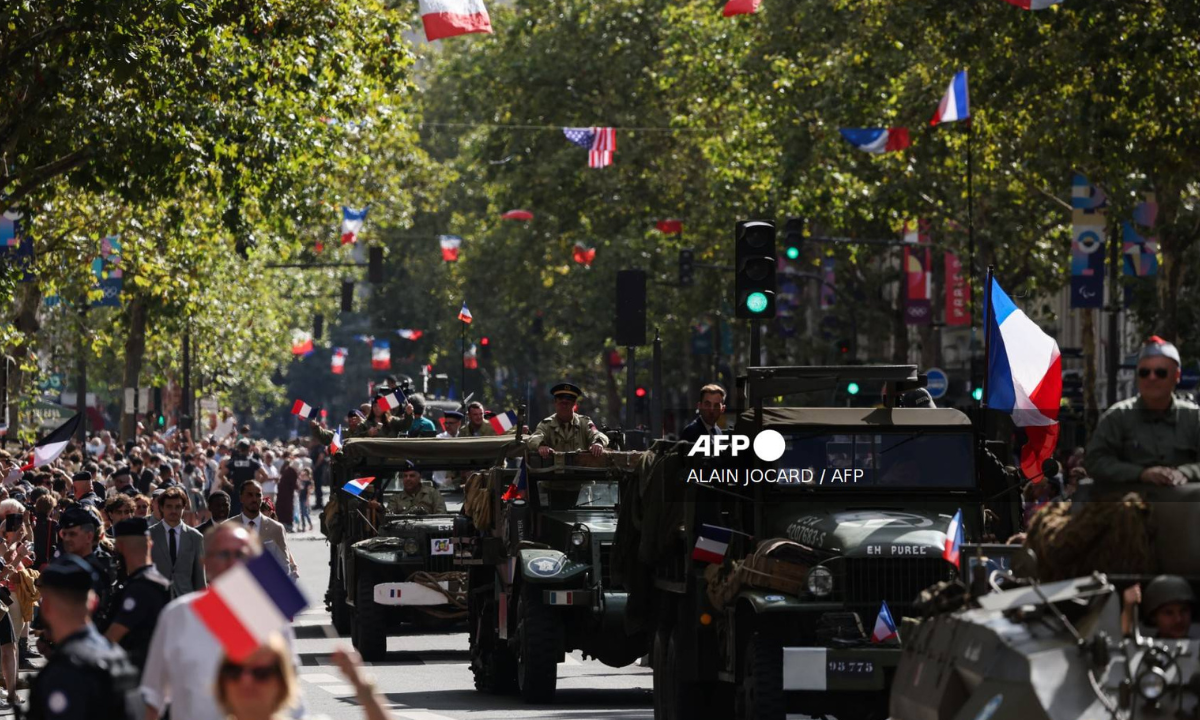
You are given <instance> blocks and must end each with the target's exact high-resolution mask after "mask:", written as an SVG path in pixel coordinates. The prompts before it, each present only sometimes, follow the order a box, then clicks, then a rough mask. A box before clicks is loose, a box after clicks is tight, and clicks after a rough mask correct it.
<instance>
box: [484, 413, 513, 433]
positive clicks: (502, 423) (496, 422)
mask: <svg viewBox="0 0 1200 720" xmlns="http://www.w3.org/2000/svg"><path fill="white" fill-rule="evenodd" d="M488 424H489V425H491V426H492V429H493V430H495V431H496V434H497V435H503V434H504V433H506V432H508V431H509V430H512V429H513V426H515V425H516V424H517V414H516V413H515V412H513V411H512V410H509V411H508V412H506V413H500V414H499V415H496V416H495V417H493V418H491V419H490V420H488Z"/></svg>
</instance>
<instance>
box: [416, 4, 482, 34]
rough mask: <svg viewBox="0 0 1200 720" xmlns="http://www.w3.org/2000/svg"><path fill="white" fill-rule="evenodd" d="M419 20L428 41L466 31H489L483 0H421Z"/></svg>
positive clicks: (466, 32)
mask: <svg viewBox="0 0 1200 720" xmlns="http://www.w3.org/2000/svg"><path fill="white" fill-rule="evenodd" d="M420 5H421V22H422V23H424V24H425V39H426V40H428V41H429V42H433V41H434V40H441V39H442V38H448V37H454V36H455V35H466V34H468V33H490V32H491V31H492V21H491V18H489V17H488V12H487V8H486V7H484V6H483V0H421V3H420Z"/></svg>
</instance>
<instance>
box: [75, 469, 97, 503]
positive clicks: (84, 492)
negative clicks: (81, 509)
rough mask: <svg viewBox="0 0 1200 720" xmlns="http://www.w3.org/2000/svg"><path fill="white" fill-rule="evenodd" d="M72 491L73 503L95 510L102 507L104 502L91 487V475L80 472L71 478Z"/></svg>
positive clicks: (86, 472) (85, 471) (84, 471)
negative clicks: (73, 494)
mask: <svg viewBox="0 0 1200 720" xmlns="http://www.w3.org/2000/svg"><path fill="white" fill-rule="evenodd" d="M71 484H72V485H73V486H74V487H73V488H72V489H73V490H74V491H75V502H76V504H79V505H90V506H92V507H94V508H96V509H97V510H98V509H100V508H102V507H104V501H103V500H101V499H100V496H99V495H97V494H96V493H95V492H94V488H93V487H92V474H91V473H90V472H88V471H87V470H80V471H79V472H77V473H75V474H74V475H73V476H71Z"/></svg>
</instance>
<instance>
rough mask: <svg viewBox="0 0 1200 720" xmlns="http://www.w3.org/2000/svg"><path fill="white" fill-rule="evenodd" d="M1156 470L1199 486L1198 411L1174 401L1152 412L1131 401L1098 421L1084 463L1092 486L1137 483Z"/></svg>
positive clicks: (1192, 405) (1136, 399)
mask: <svg viewBox="0 0 1200 720" xmlns="http://www.w3.org/2000/svg"><path fill="white" fill-rule="evenodd" d="M1156 465H1158V466H1163V467H1173V468H1176V469H1177V470H1179V471H1180V472H1181V473H1183V474H1184V476H1185V477H1187V479H1188V482H1200V405H1196V404H1195V403H1193V402H1189V401H1187V400H1182V399H1180V398H1174V399H1173V400H1172V402H1171V407H1169V408H1168V409H1167V410H1166V411H1165V412H1154V411H1152V410H1148V409H1146V406H1145V404H1144V403H1142V399H1141V397H1134V398H1129V399H1127V400H1122V401H1121V402H1119V403H1117V404H1116V405H1113V406H1112V407H1111V408H1109V409H1108V411H1107V412H1105V413H1104V415H1102V416H1101V417H1100V422H1099V423H1098V424H1097V425H1096V430H1095V432H1094V433H1092V439H1091V441H1090V442H1089V443H1088V447H1087V455H1086V456H1085V459H1084V466H1085V467H1086V468H1087V471H1088V474H1090V475H1091V476H1092V477H1093V478H1094V479H1095V480H1096V482H1098V483H1132V482H1138V481H1139V480H1140V478H1141V474H1142V471H1143V470H1145V469H1146V468H1149V467H1154V466H1156Z"/></svg>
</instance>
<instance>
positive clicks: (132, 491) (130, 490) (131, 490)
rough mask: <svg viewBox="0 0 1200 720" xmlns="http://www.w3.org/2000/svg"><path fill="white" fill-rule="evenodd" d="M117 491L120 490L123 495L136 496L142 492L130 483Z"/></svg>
mask: <svg viewBox="0 0 1200 720" xmlns="http://www.w3.org/2000/svg"><path fill="white" fill-rule="evenodd" d="M118 492H120V493H121V494H123V495H128V496H129V497H137V496H138V495H141V494H142V493H141V492H140V491H139V490H138V489H137V488H135V487H134V486H132V485H126V486H125V487H123V488H121V489H120V490H118Z"/></svg>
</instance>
